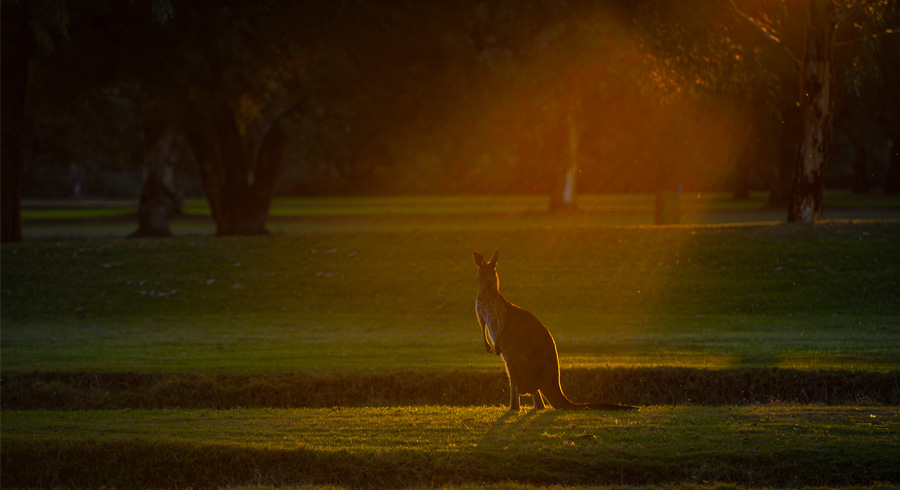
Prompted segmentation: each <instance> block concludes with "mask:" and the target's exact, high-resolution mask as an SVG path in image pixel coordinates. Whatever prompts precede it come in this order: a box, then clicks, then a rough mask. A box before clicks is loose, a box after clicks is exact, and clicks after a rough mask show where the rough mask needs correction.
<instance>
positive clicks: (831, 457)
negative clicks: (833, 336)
mask: <svg viewBox="0 0 900 490" xmlns="http://www.w3.org/2000/svg"><path fill="white" fill-rule="evenodd" d="M898 424H900V415H898V412H897V411H896V410H894V409H892V408H891V409H889V408H883V407H882V408H879V407H868V408H865V409H859V408H855V407H830V408H823V407H801V406H762V407H742V408H730V407H720V408H685V407H681V408H674V407H651V408H647V409H645V410H644V411H642V412H640V413H629V414H621V413H619V414H616V413H564V412H554V411H549V412H548V411H545V412H527V413H526V412H520V413H519V414H513V415H510V414H506V413H505V412H503V410H502V409H499V408H489V407H469V408H447V407H408V408H404V407H398V408H372V409H318V410H309V409H302V410H232V411H184V410H170V411H162V412H159V411H150V412H148V411H126V412H66V413H52V412H50V413H48V412H30V413H29V412H12V413H4V417H3V430H4V434H3V440H2V444H3V455H4V457H3V468H2V470H3V476H4V485H7V484H9V485H11V486H19V485H29V484H32V483H34V482H36V481H42V482H44V483H43V485H45V486H54V485H58V484H66V485H67V486H70V485H74V486H85V487H87V486H97V485H98V484H102V485H109V486H113V487H133V486H144V487H148V486H149V487H159V486H168V487H176V486H177V487H184V486H201V485H202V486H220V485H236V484H250V483H254V482H256V483H261V484H266V485H282V484H301V483H307V484H309V483H312V484H334V485H344V486H349V487H376V488H384V487H391V488H402V487H408V486H411V485H421V486H429V485H432V484H433V485H435V486H440V485H445V484H464V483H468V484H471V483H491V482H504V481H518V482H529V483H534V484H550V483H556V484H566V485H575V484H577V485H587V484H614V483H615V484H618V483H621V482H627V483H629V484H641V485H644V484H673V483H679V482H685V483H705V482H725V483H731V484H738V485H745V486H752V487H766V486H783V487H796V486H804V485H844V484H854V483H857V484H858V483H860V482H866V483H869V482H875V481H884V482H896V481H898V478H900V459H898V458H896V455H897V454H900V438H897V428H898ZM126 468H127V470H126Z"/></svg>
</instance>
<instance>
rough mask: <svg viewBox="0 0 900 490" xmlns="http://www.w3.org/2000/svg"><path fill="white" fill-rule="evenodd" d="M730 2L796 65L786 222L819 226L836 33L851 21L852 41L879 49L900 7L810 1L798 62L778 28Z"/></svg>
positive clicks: (872, 1) (879, 1)
mask: <svg viewBox="0 0 900 490" xmlns="http://www.w3.org/2000/svg"><path fill="white" fill-rule="evenodd" d="M729 2H730V4H731V6H732V8H733V10H734V11H735V12H736V14H737V15H738V16H739V17H740V18H741V19H743V20H744V21H746V22H748V23H750V24H751V25H753V26H754V27H756V28H757V29H758V30H759V32H760V33H761V34H762V35H763V36H764V37H765V38H766V39H767V40H768V41H770V42H771V43H773V44H775V45H777V46H779V47H780V48H782V49H783V50H784V52H785V54H786V55H787V56H788V57H790V58H791V60H792V61H793V62H794V64H795V65H796V66H797V70H798V72H799V88H800V97H799V101H798V104H799V110H800V135H799V139H798V143H797V160H796V165H795V167H794V176H793V180H792V183H791V191H790V196H789V199H788V210H787V211H788V213H787V220H788V222H792V223H814V222H815V221H817V220H818V219H820V218H821V217H822V200H823V194H824V190H825V179H826V176H827V173H828V168H829V166H830V163H831V146H832V130H833V127H834V95H835V94H834V89H835V67H834V49H835V45H836V38H837V29H838V27H839V26H840V25H841V24H842V23H849V22H851V21H852V26H851V28H853V29H856V30H857V31H858V33H859V35H860V37H859V38H858V39H854V40H850V41H849V43H860V44H863V43H873V44H875V45H876V47H877V42H878V38H879V37H880V36H882V35H891V34H896V29H897V26H893V27H892V26H890V25H887V24H889V23H891V21H893V23H896V22H897V9H898V7H897V4H896V2H892V1H889V0H806V1H805V2H803V7H804V12H803V55H802V58H797V57H796V56H794V54H793V52H792V51H791V49H790V47H789V46H788V45H787V44H786V43H784V41H783V40H782V37H781V35H780V34H779V32H778V29H777V28H776V26H774V25H772V24H767V23H765V22H762V21H760V20H758V19H756V18H754V17H752V16H751V15H748V14H746V13H744V12H743V11H742V10H741V9H740V7H738V5H737V4H736V3H735V2H734V0H729ZM860 18H861V20H860Z"/></svg>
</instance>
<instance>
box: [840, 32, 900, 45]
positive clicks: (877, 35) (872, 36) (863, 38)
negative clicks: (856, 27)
mask: <svg viewBox="0 0 900 490" xmlns="http://www.w3.org/2000/svg"><path fill="white" fill-rule="evenodd" d="M891 34H900V29H896V28H889V29H885V30H883V31H882V32H878V33H875V34H869V35H868V36H860V37H857V38H854V39H848V40H846V41H841V42H839V43H834V47H836V48H842V47H844V46H849V45H851V44H856V43H861V42H863V41H868V40H869V39H878V38H880V37H882V36H889V35H891Z"/></svg>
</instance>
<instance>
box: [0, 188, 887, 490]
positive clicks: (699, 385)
mask: <svg viewBox="0 0 900 490" xmlns="http://www.w3.org/2000/svg"><path fill="white" fill-rule="evenodd" d="M454 199H456V198H454ZM480 199H481V198H479V199H473V200H472V202H471V203H469V204H468V205H467V206H468V207H466V206H462V207H460V203H461V201H460V200H459V199H456V200H453V199H448V200H437V201H430V202H429V201H427V200H423V198H414V199H412V198H411V199H409V200H403V199H400V198H396V199H393V200H382V201H378V203H376V204H378V206H381V207H380V208H378V206H375V207H374V208H373V207H371V206H370V205H372V204H373V202H372V201H371V200H366V199H360V200H358V201H354V200H337V201H329V200H322V201H320V202H319V201H315V200H298V201H297V202H289V203H283V205H281V206H280V207H278V208H277V209H278V211H277V212H276V215H278V216H279V217H277V218H276V219H275V220H274V221H273V224H272V225H271V226H270V228H272V229H273V231H275V232H276V233H275V234H274V235H273V236H267V237H254V238H215V237H210V236H205V235H189V236H179V237H176V238H172V239H164V240H139V241H130V240H124V239H79V240H67V241H36V242H26V243H21V244H11V245H3V248H2V255H0V260H2V263H0V324H2V329H0V347H2V357H0V369H2V376H3V381H2V384H0V390H2V396H0V402H2V404H3V412H2V426H0V429H2V441H0V442H2V452H0V461H2V470H3V471H2V473H3V485H4V487H8V488H15V487H43V488H48V487H59V486H62V487H75V488H86V487H133V488H137V487H154V488H171V487H185V486H193V487H218V486H225V485H251V484H259V485H302V484H315V485H326V484H333V485H340V486H345V487H354V488H355V487H373V488H378V487H394V488H408V487H413V486H418V487H423V488H426V487H427V488H431V487H432V485H434V486H441V485H462V486H465V485H476V486H479V485H493V484H498V485H507V484H509V485H512V486H513V487H515V488H523V487H520V486H518V485H526V486H527V485H552V484H564V485H595V484H604V485H610V484H627V485H663V486H665V487H671V486H678V485H700V487H698V488H711V487H709V486H708V485H711V484H729V485H741V486H748V487H754V488H757V487H790V488H795V487H802V486H813V485H827V486H834V487H842V488H843V487H845V486H853V485H874V484H876V483H878V482H880V483H885V482H887V483H888V484H894V485H895V486H893V487H892V486H890V485H888V486H887V487H884V488H893V489H895V488H896V484H897V483H898V482H900V469H898V464H900V463H898V462H897V461H900V458H896V457H895V456H896V455H897V454H900V445H898V442H897V441H900V437H898V418H897V414H898V412H897V410H896V406H897V405H896V404H897V403H898V402H897V400H900V313H898V312H900V294H898V293H897V291H900V221H897V220H867V221H852V220H851V221H834V222H824V223H820V224H817V225H815V226H790V225H785V224H778V223H747V224H705V225H683V226H670V227H649V226H623V225H626V224H628V223H629V222H631V220H632V218H634V219H635V220H637V221H640V220H644V219H645V214H646V213H649V212H651V208H647V209H644V207H645V204H647V203H644V202H643V201H641V199H642V198H631V197H628V198H625V197H623V198H620V199H619V200H616V199H611V200H608V201H604V200H603V199H599V198H598V199H597V200H595V201H588V202H586V203H585V207H584V208H583V210H582V211H581V212H579V213H576V214H575V215H570V216H565V217H562V218H560V217H554V216H551V215H549V214H547V213H545V212H543V211H541V210H540V209H539V208H537V207H533V206H537V204H534V203H531V201H529V199H533V198H523V199H508V200H501V201H485V200H480ZM635 199H636V200H635ZM699 199H703V197H702V196H701V197H700V198H699ZM632 201H633V202H632ZM716 202H717V203H718V204H716V206H719V208H718V209H717V210H715V211H714V212H713V214H714V215H715V216H718V218H716V219H726V217H727V216H729V215H730V214H729V213H738V214H739V215H740V216H742V217H744V218H745V219H742V221H759V220H758V219H749V218H750V217H752V216H756V217H759V216H761V215H760V214H753V213H757V211H754V210H752V209H751V210H750V211H748V210H747V209H744V208H741V209H737V210H735V209H729V206H732V205H731V204H729V203H727V202H725V201H716ZM423 203H425V204H423ZM488 203H492V204H490V205H488ZM756 205H757V204H753V205H752V206H756ZM196 206H197V207H200V208H202V206H200V205H199V204H197V205H196ZM422 206H425V208H426V209H424V210H423V208H422ZM491 206H493V207H491ZM591 206H593V207H591ZM486 207H487V208H489V209H488V211H487V212H480V210H482V209H485V208H486ZM361 209H368V211H367V212H363V211H360V210H361ZM687 209H688V210H690V208H687ZM761 209H762V210H761V211H759V212H761V213H768V212H770V211H768V210H767V209H765V208H764V206H763V207H762V208H761ZM297 210H302V211H300V212H297V213H295V214H290V213H291V211H297ZM635 210H637V211H635ZM198 212H199V213H201V214H202V212H203V211H202V209H200V210H199V211H198ZM748 212H749V213H750V214H748ZM279 213H280V214H279ZM617 213H618V214H617ZM629 213H631V214H629ZM709 213H710V211H709V210H706V211H703V213H700V214H697V215H696V216H701V215H703V216H712V215H710V214H709ZM716 213H718V214H716ZM88 214H90V213H88ZM779 214H780V212H779ZM614 215H615V216H614ZM78 216H79V218H78V219H77V220H74V221H71V220H70V221H71V222H69V223H68V224H65V225H63V224H61V223H59V222H52V220H50V219H48V220H47V223H48V224H42V225H40V226H45V225H46V226H48V227H50V228H48V229H51V228H52V229H54V230H57V231H58V230H60V229H62V228H61V227H62V226H69V227H71V228H66V229H71V230H76V231H77V230H79V229H80V230H83V229H84V228H85V227H87V228H89V229H94V228H93V227H97V226H99V227H100V228H99V229H100V232H96V230H95V231H94V232H88V233H85V234H82V235H78V233H73V235H77V236H91V235H92V234H99V235H103V234H105V233H107V231H108V228H104V227H105V226H107V225H110V226H121V227H123V229H124V228H126V227H128V226H131V225H130V224H129V223H127V222H126V221H122V220H119V219H118V218H117V219H115V220H111V221H108V222H107V221H103V220H100V221H97V220H96V219H94V218H89V217H87V218H86V217H85V214H84V213H80V214H78ZM292 216H293V217H292ZM850 217H853V216H850ZM197 219H200V220H201V221H200V222H201V223H205V222H204V221H202V218H189V219H188V220H187V222H186V223H187V225H186V226H188V227H189V228H187V229H189V230H191V231H190V233H197V230H198V229H200V228H197V227H196V223H197V222H196V221H191V220H197ZM704 219H705V218H704ZM777 219H781V218H780V216H779V217H778V218H777ZM610 220H613V221H614V222H615V225H611V224H610V223H611V221H610ZM764 221H765V220H764ZM98 223H99V224H98ZM192 223H193V224H192ZM203 226H208V224H202V225H201V228H202V227H203ZM79 227H80V228H79ZM104 230H106V231H104ZM209 230H210V229H207V231H206V232H205V233H208V232H209ZM66 234H67V233H61V235H66ZM58 235H60V234H57V236H58ZM47 236H54V235H52V234H50V235H47ZM494 249H500V251H501V258H500V264H499V271H500V278H501V290H502V291H503V292H504V293H505V294H506V295H507V297H508V298H509V299H510V300H511V301H513V302H515V303H517V304H519V305H521V306H523V307H526V308H528V309H529V310H531V311H533V312H534V313H535V314H536V315H537V316H538V317H539V318H541V319H542V320H543V321H544V323H546V324H547V325H548V327H549V328H550V330H551V331H552V332H553V334H554V336H555V338H556V341H557V344H558V349H559V353H560V361H561V364H562V368H563V386H564V388H565V390H566V391H567V393H569V395H570V396H572V397H573V398H575V399H576V401H584V400H587V399H592V398H591V397H602V398H604V399H606V401H616V402H623V403H638V404H641V405H643V410H642V411H641V412H639V413H637V414H625V415H623V414H607V413H562V412H545V413H534V412H524V411H523V412H520V413H518V414H505V412H504V411H503V409H502V408H501V407H502V404H503V403H504V400H505V399H506V395H505V389H506V388H505V386H504V380H503V368H502V363H501V361H500V360H499V359H497V357H496V356H491V355H488V354H486V353H485V352H484V351H483V347H482V343H481V340H480V334H481V332H480V329H479V328H478V325H477V323H476V320H475V315H474V308H473V306H474V304H473V303H474V297H475V281H474V273H475V267H474V265H473V263H472V256H471V252H472V251H473V250H479V251H481V252H484V253H490V252H491V251H493V250H494ZM797 403H811V405H798V404H797ZM848 404H850V405H848ZM330 405H336V407H334V409H331V408H300V409H284V408H279V407H329V406H330ZM410 405H412V406H410ZM526 405H527V403H526ZM239 406H243V407H271V408H269V409H248V408H244V409H238V408H235V407H239ZM148 407H150V408H166V407H168V409H167V410H146V409H145V408H148ZM23 408H27V409H28V410H23ZM108 408H119V409H124V410H116V411H110V410H107V409H108ZM210 408H231V409H230V410H222V411H216V410H212V409H210ZM76 409H77V410H84V409H91V411H73V410H76ZM31 410H34V411H31ZM60 410H61V411H60ZM510 482H511V483H510ZM689 488H695V487H689ZM872 488H875V487H872ZM879 488H881V487H879Z"/></svg>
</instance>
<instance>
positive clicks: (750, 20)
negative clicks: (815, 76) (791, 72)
mask: <svg viewBox="0 0 900 490" xmlns="http://www.w3.org/2000/svg"><path fill="white" fill-rule="evenodd" d="M729 2H730V3H731V8H733V9H734V12H735V13H736V14H737V15H738V16H739V17H740V18H742V19H744V20H745V21H747V22H748V23H750V25H751V26H753V27H754V28H756V30H757V32H759V33H760V34H762V35H763V36H764V37H765V38H766V39H768V40H769V41H770V42H772V43H773V44H775V45H776V46H778V47H780V48H781V49H782V50H784V52H785V54H787V55H788V58H790V59H791V61H793V62H794V66H795V67H796V68H797V69H798V70H799V69H800V59H799V58H797V57H796V56H794V53H792V52H791V50H790V49H789V48H788V47H787V45H786V44H784V43H783V42H781V39H779V38H778V37H776V36H774V35H773V34H772V33H771V32H769V31H767V30H766V28H765V27H763V26H762V25H761V24H760V23H759V22H757V21H755V20H753V18H752V17H750V16H749V15H747V14H745V13H744V12H742V11H741V9H740V8H738V6H737V4H736V3H734V0H729Z"/></svg>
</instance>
